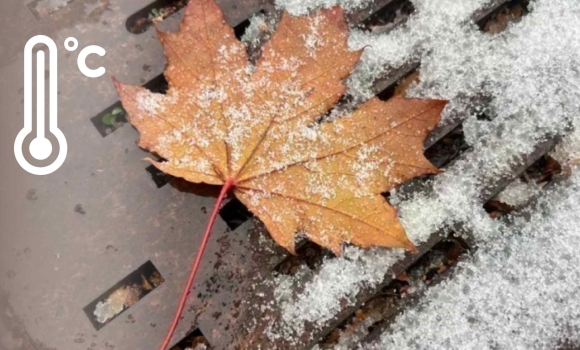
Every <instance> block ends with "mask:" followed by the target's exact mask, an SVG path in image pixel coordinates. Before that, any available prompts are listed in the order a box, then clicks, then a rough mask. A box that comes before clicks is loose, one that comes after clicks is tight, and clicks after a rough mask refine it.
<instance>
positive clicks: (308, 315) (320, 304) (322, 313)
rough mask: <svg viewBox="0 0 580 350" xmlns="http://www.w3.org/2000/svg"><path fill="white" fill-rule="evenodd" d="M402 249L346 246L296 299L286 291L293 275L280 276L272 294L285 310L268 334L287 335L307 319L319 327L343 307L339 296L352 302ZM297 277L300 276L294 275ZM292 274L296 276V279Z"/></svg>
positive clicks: (299, 327) (271, 336) (401, 253)
mask: <svg viewBox="0 0 580 350" xmlns="http://www.w3.org/2000/svg"><path fill="white" fill-rule="evenodd" d="M403 255H404V254H403V250H401V249H391V250H384V249H370V250H368V251H365V250H363V249H360V248H357V247H347V248H346V249H345V250H344V254H343V257H342V258H340V259H330V260H327V261H325V263H324V264H323V265H322V267H321V269H320V271H318V273H317V275H316V277H315V278H314V279H313V281H312V282H311V283H309V284H308V285H307V286H306V288H305V291H304V293H302V294H300V295H299V296H298V299H297V300H294V299H292V298H291V295H290V294H289V293H288V292H289V291H291V290H293V289H294V288H293V285H292V278H289V277H288V276H281V277H279V280H277V281H276V282H275V283H276V284H277V285H278V286H279V287H278V288H277V289H276V290H275V293H276V294H275V295H276V297H277V300H278V302H279V303H280V304H281V305H280V306H281V307H282V308H283V310H284V311H285V312H284V313H283V314H282V324H274V325H271V327H270V329H269V330H268V336H269V337H270V338H271V339H276V338H278V337H284V338H290V337H295V336H296V335H297V334H295V333H294V332H297V331H300V330H302V329H303V327H304V325H305V323H306V322H309V323H312V324H315V325H318V326H322V325H324V322H325V321H328V320H329V319H330V318H331V317H332V316H333V315H334V314H336V313H337V312H338V311H340V310H341V309H342V303H341V300H342V299H346V300H349V302H353V301H354V299H353V298H354V296H356V293H357V292H358V291H359V290H360V289H361V288H363V287H365V286H369V287H372V286H375V285H377V284H378V283H379V282H381V281H382V279H383V277H384V273H385V271H384V267H385V266H392V265H393V264H394V263H395V262H397V261H398V260H400V259H401V258H402V257H403ZM297 277H298V278H299V276H297ZM298 278H296V277H295V279H298Z"/></svg>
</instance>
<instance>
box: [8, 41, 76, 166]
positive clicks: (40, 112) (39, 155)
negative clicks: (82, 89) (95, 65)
mask: <svg viewBox="0 0 580 350" xmlns="http://www.w3.org/2000/svg"><path fill="white" fill-rule="evenodd" d="M37 44H45V45H46V46H47V47H48V53H49V59H50V61H49V64H50V65H49V69H50V76H49V121H48V129H49V131H50V133H51V134H53V135H54V136H55V137H56V140H57V141H58V145H59V153H58V156H57V157H56V159H55V161H54V162H53V163H52V164H50V165H47V166H44V167H37V166H34V165H32V164H30V163H29V162H28V161H27V160H26V158H24V154H23V152H22V146H23V143H24V139H25V138H26V136H28V134H30V133H31V132H32V49H33V48H34V46H36V45H37ZM57 63H58V61H57V48H56V44H55V43H54V41H53V40H52V39H51V38H49V37H47V36H44V35H37V36H35V37H33V38H31V39H30V40H28V42H27V43H26V46H25V48H24V128H23V129H22V130H20V132H19V133H18V136H16V140H15V141H14V155H15V156H16V160H17V161H18V164H20V166H21V167H22V168H23V169H24V170H26V171H27V172H29V173H31V174H33V175H48V174H51V173H53V172H55V171H56V170H57V169H58V168H60V167H61V165H62V164H63V163H64V160H65V159H66V155H67V150H68V148H67V143H66V138H65V137H64V134H63V133H62V131H60V129H59V128H58V125H57V118H58V95H57V93H58V90H57V89H58V80H57V76H58V75H57V73H58V71H57V70H58V64H57ZM44 71H45V53H44V51H42V50H40V51H38V52H37V53H36V137H35V138H34V140H32V142H31V143H30V146H29V150H30V154H31V155H32V156H33V157H34V158H36V159H37V160H44V159H46V158H48V157H49V156H50V154H51V153H52V144H51V143H50V140H49V139H47V138H46V137H45V133H44V131H45V130H44V129H45V128H44V119H45V118H44V117H45V115H44V111H45V107H46V105H45V91H44V86H45V82H44V79H45V78H44Z"/></svg>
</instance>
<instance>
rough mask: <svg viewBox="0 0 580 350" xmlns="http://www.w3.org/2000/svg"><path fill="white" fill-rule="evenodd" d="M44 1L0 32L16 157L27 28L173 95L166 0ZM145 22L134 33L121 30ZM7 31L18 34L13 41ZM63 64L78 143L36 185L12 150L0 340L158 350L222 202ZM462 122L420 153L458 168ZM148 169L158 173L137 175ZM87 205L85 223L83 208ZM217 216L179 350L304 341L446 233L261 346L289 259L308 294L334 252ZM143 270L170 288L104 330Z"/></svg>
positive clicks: (503, 181)
mask: <svg viewBox="0 0 580 350" xmlns="http://www.w3.org/2000/svg"><path fill="white" fill-rule="evenodd" d="M42 2H43V1H38V0H37V1H34V3H31V4H28V5H25V4H23V3H21V2H18V3H15V2H14V3H11V4H8V5H6V9H5V10H4V14H3V15H4V16H6V14H15V15H13V16H11V18H3V19H2V22H0V23H2V24H3V27H5V28H8V29H7V30H5V31H4V33H0V35H4V36H0V39H1V40H2V43H3V45H2V50H0V65H1V66H2V68H1V69H2V71H1V74H0V76H2V77H3V78H2V79H1V80H0V84H1V86H2V92H3V93H2V94H1V95H0V105H2V106H3V110H4V112H5V114H7V115H14V116H19V117H18V118H13V119H10V120H8V121H6V122H5V123H6V124H5V125H4V127H3V128H2V131H0V132H1V133H2V138H1V139H2V145H1V146H2V147H4V149H11V147H12V145H11V144H10V143H11V141H12V140H13V135H16V133H17V132H18V130H19V129H20V128H21V118H20V117H21V115H22V102H21V95H22V92H21V88H22V86H21V85H20V84H21V81H22V78H21V76H20V75H21V72H22V71H23V67H22V57H21V48H23V47H24V44H25V42H26V40H27V39H28V38H30V37H31V36H33V35H34V34H38V33H43V34H46V35H49V36H51V37H52V38H53V39H55V41H56V42H57V43H59V44H60V43H62V42H64V39H65V38H66V37H68V36H71V35H73V34H74V35H75V36H76V37H77V39H78V40H79V42H80V44H81V47H84V46H87V45H90V44H97V45H101V46H103V47H105V48H106V49H107V51H108V54H107V57H106V58H105V59H106V60H107V61H106V66H107V68H108V70H109V72H110V73H111V74H114V75H115V76H116V77H117V78H119V79H120V80H123V81H124V82H128V83H133V84H144V85H146V86H147V87H149V88H151V89H161V90H162V89H163V86H164V83H163V80H164V79H163V78H162V71H163V69H164V65H165V59H164V57H163V53H162V48H161V46H160V44H159V43H158V41H157V39H156V37H155V34H154V31H153V29H152V28H151V27H150V26H148V22H147V20H144V19H143V18H148V14H149V13H150V12H151V10H152V9H155V8H157V7H158V6H161V5H163V4H168V3H170V2H169V1H161V0H160V1H156V2H149V1H140V0H74V1H69V2H67V3H66V4H65V5H64V6H62V7H60V8H54V9H51V10H50V11H45V12H40V11H37V9H38V8H39V7H38V6H39V4H40V3H42ZM217 2H218V3H219V4H220V6H221V7H222V9H223V10H224V12H225V14H226V17H227V20H228V22H229V23H230V24H231V25H233V26H238V27H237V28H238V30H237V32H238V33H241V32H242V30H243V28H244V27H245V26H246V25H247V20H248V18H249V17H250V16H251V15H253V14H255V13H258V12H260V11H262V12H263V13H266V14H272V13H273V6H272V4H271V3H269V2H267V1H265V0H243V1H234V0H222V1H217ZM508 2H509V1H507V0H495V1H492V2H491V3H490V5H489V6H488V7H486V8H485V9H482V10H480V11H478V12H477V13H476V14H474V16H473V20H474V21H475V22H476V23H478V24H479V26H480V27H481V28H483V29H485V27H486V23H487V22H488V21H489V20H490V19H493V18H494V16H496V15H497V13H499V11H501V9H503V8H505V5H506V4H508ZM175 3H181V2H179V1H177V2H175ZM509 3H512V2H509ZM510 6H511V5H510ZM32 9H34V11H32V12H31V10H32ZM410 12H412V8H410V7H409V2H405V1H401V0H376V1H373V2H370V3H369V4H368V5H367V7H366V8H364V9H361V10H358V11H356V12H353V13H350V14H349V16H348V18H349V21H350V23H351V24H352V25H359V26H361V27H362V28H366V29H369V30H374V29H376V28H377V27H380V28H379V29H378V30H390V28H392V27H394V26H396V25H400V24H401V23H403V22H404V20H405V16H406V15H407V14H408V13H410ZM181 15H182V11H176V12H175V13H173V14H171V15H170V16H168V17H167V18H166V19H165V20H164V21H162V22H161V23H159V26H160V29H162V30H176V28H177V25H178V23H179V20H180V17H181ZM139 23H140V24H141V26H140V27H139V28H137V29H135V30H132V31H133V32H134V33H132V32H130V31H129V30H128V28H135V26H136V25H137V24H139ZM6 31H9V32H14V33H17V34H16V35H14V36H13V37H10V38H8V37H6V36H5V33H6ZM135 33H138V34H135ZM4 42H6V45H4ZM60 48H61V47H60ZM59 60H60V65H61V76H62V77H66V79H61V81H60V84H61V85H60V96H61V106H60V115H61V116H62V117H61V119H60V123H62V126H61V127H62V129H63V130H64V132H65V134H66V135H67V138H68V141H69V147H70V149H71V152H70V155H69V159H68V161H67V163H65V165H64V166H63V168H62V169H61V170H60V171H59V172H58V173H57V174H56V175H55V176H51V177H44V178H38V177H34V176H29V175H27V174H23V172H22V171H21V170H20V168H19V167H18V166H17V164H16V162H15V161H14V159H13V158H12V157H11V155H10V154H8V155H6V154H2V156H1V157H2V161H3V164H5V165H4V167H3V173H2V178H3V180H4V181H3V182H2V183H1V184H0V187H1V188H0V190H1V191H2V193H3V195H2V196H1V199H0V200H1V201H2V202H1V203H0V205H1V206H2V208H7V209H6V210H5V211H4V212H3V213H2V215H3V217H2V232H1V233H0V234H1V235H2V242H3V243H2V244H0V286H1V287H0V307H2V309H3V310H9V311H6V312H4V314H8V315H9V317H0V331H3V332H6V333H7V334H9V337H8V338H2V337H0V345H3V346H4V347H7V348H9V349H12V348H14V347H12V348H10V347H9V346H13V343H10V345H8V344H3V343H2V342H5V340H4V339H9V341H12V340H13V339H20V338H21V339H23V340H22V342H21V343H19V344H21V345H19V346H20V347H16V348H15V349H29V348H32V349H38V350H46V349H71V350H76V349H79V350H80V349H83V350H85V349H87V348H88V349H91V350H97V349H153V348H155V347H156V346H157V345H158V342H159V339H161V338H162V337H163V334H164V332H165V330H166V325H167V324H169V322H170V319H171V317H172V316H173V312H174V310H175V305H176V303H177V300H178V296H179V295H178V294H179V292H180V291H181V288H182V283H183V281H184V280H185V278H186V275H187V272H188V271H187V269H188V267H189V265H190V262H191V261H192V259H193V254H195V251H196V247H197V244H198V242H199V241H200V238H201V237H200V234H201V233H202V232H203V228H204V227H205V224H206V221H207V218H208V213H207V209H206V208H210V207H211V206H212V205H213V202H214V199H213V198H212V197H211V196H209V197H208V196H207V193H204V194H200V192H199V191H198V190H197V189H194V188H193V187H188V188H187V189H184V187H183V186H180V185H179V183H177V182H176V181H175V179H171V178H169V177H166V176H165V175H163V174H159V173H157V172H155V171H153V170H154V169H152V168H151V167H148V165H147V163H144V162H142V161H141V159H142V158H144V157H145V156H147V155H146V154H145V152H143V151H141V150H139V149H138V147H137V146H136V145H135V143H134V141H135V140H136V139H137V133H136V131H135V130H133V129H132V128H130V127H127V126H124V127H123V124H125V123H126V119H125V116H124V111H119V107H120V105H119V103H118V98H117V95H116V93H115V91H114V89H113V87H112V84H111V82H110V80H109V79H108V78H107V77H103V78H101V79H98V80H91V81H89V80H88V79H86V78H84V77H83V76H82V75H81V74H80V73H79V72H78V71H77V69H76V63H75V62H76V56H75V54H74V53H73V54H69V53H68V52H66V51H64V50H60V52H59ZM419 65H420V62H416V61H410V62H405V63H404V64H403V65H401V66H400V67H394V68H393V69H390V70H389V71H388V72H386V74H384V75H383V76H382V77H381V79H379V80H377V81H376V82H375V84H374V92H376V94H383V95H389V94H390V93H392V91H393V90H394V87H395V86H396V85H397V84H398V82H399V81H401V80H402V79H403V78H405V77H407V76H409V75H410V74H411V73H412V72H413V71H414V70H415V69H416V68H417V67H419ZM476 102H477V103H474V104H475V105H480V106H485V104H486V99H485V98H484V97H481V99H480V101H476ZM462 119H464V118H461V116H459V117H458V118H455V120H457V121H456V122H455V123H450V124H447V125H444V126H441V127H439V128H438V129H436V130H435V131H434V132H433V134H432V136H431V137H430V138H429V139H428V140H427V142H426V144H425V147H426V149H427V154H428V155H429V157H430V158H431V159H432V160H433V161H434V162H435V163H437V165H438V166H446V165H447V164H449V163H453V162H455V161H457V160H460V159H463V158H465V157H467V156H468V155H469V152H471V150H469V149H468V147H466V145H465V142H464V140H463V137H462V132H461V120H462ZM105 136H106V137H105ZM556 142H557V137H553V138H551V139H547V140H545V141H544V142H542V143H539V144H538V145H536V147H535V149H534V150H533V151H532V152H529V153H528V154H526V155H524V156H523V158H522V161H521V163H520V164H519V165H517V166H514V167H513V168H512V169H510V172H509V176H504V177H500V178H493V179H491V178H490V179H485V180H486V186H485V188H484V190H483V191H482V193H481V197H482V198H483V199H484V202H486V201H487V200H489V199H491V198H492V197H493V196H494V195H495V194H497V193H498V192H499V191H501V189H502V188H504V187H505V186H506V185H507V184H508V183H509V182H511V181H512V180H513V179H515V178H517V177H518V176H519V174H521V173H522V172H523V171H524V170H525V169H526V168H527V167H528V166H530V165H531V164H532V163H534V162H535V161H536V160H537V159H539V158H540V157H541V156H542V155H544V154H545V153H546V152H547V151H548V150H550V149H551V148H552V147H553V146H554V144H555V143H556ZM146 168H147V169H148V170H147V172H149V173H150V175H151V176H148V174H147V172H145V171H144V169H146ZM151 178H153V180H151ZM168 184H170V185H168ZM429 190H430V189H429V187H428V185H426V184H425V182H424V181H423V180H422V179H417V180H415V181H412V182H411V183H409V184H407V185H405V186H404V187H403V188H402V189H401V191H408V192H409V193H414V192H416V191H429ZM78 204H81V205H82V208H83V211H84V215H80V214H79V212H78V210H76V211H75V207H76V206H77V205H78ZM3 210H4V209H3ZM221 218H222V219H221V220H218V222H217V223H216V226H215V228H214V231H215V232H214V236H213V239H212V243H210V247H209V248H208V251H207V253H206V258H205V262H204V264H203V266H202V271H201V272H200V273H199V276H198V279H197V283H196V285H195V291H196V293H195V294H196V295H195V298H193V297H192V298H191V300H190V304H189V306H188V308H187V311H186V312H185V314H184V317H183V320H182V322H181V324H180V327H179V329H178V332H177V333H176V337H175V339H174V342H175V343H177V342H178V341H179V340H180V339H182V338H184V337H185V336H186V335H188V334H189V335H190V340H187V341H185V342H184V344H188V345H191V344H192V342H193V340H192V339H191V337H194V338H195V337H203V338H205V339H206V340H207V342H208V343H209V344H210V346H211V347H212V348H214V349H225V348H229V347H232V346H237V345H241V344H243V345H244V347H246V348H253V349H257V348H264V349H272V348H279V349H307V348H311V347H312V346H314V345H315V344H317V343H319V342H320V341H321V340H323V339H324V338H325V337H327V336H328V335H329V334H330V333H331V332H332V331H333V330H335V329H337V328H338V327H340V326H341V324H343V323H344V322H345V321H347V320H348V319H349V318H351V317H352V315H353V314H354V313H355V312H356V310H358V309H360V308H361V306H363V305H364V304H365V303H366V302H367V301H368V300H370V299H371V298H373V297H374V296H376V295H377V294H378V293H380V292H381V290H383V289H384V288H385V287H387V286H389V285H390V284H391V283H393V280H394V276H398V275H401V274H402V273H404V272H405V271H407V270H408V269H409V267H411V266H412V265H413V264H415V263H416V262H417V261H418V260H419V259H420V258H421V256H423V255H424V254H426V253H427V252H429V251H431V250H432V248H433V247H435V246H437V245H438V244H442V243H441V242H442V241H443V240H444V239H446V238H447V237H448V234H447V232H433V233H432V234H431V237H430V239H429V240H428V241H427V242H426V243H425V244H423V245H421V246H420V247H419V250H420V254H419V255H411V254H407V255H406V256H405V257H404V258H403V259H402V260H401V261H399V262H398V263H397V264H396V265H395V266H394V267H393V268H392V270H390V271H389V272H388V273H386V274H385V275H384V277H383V279H382V281H381V282H380V283H378V284H377V285H375V286H373V287H372V288H370V287H369V288H362V289H361V290H360V291H359V292H358V293H357V295H356V296H355V298H354V302H350V303H347V302H344V303H343V305H344V307H342V308H341V310H340V311H339V312H337V313H336V314H335V315H334V317H332V318H331V319H329V320H327V321H325V322H322V323H321V324H308V325H307V326H306V327H305V329H304V331H303V332H302V333H301V334H297V335H295V336H294V337H292V338H291V339H276V340H274V341H273V340H271V339H268V338H267V337H266V329H267V327H268V324H270V323H271V322H272V320H276V319H279V318H280V317H281V310H280V309H277V305H276V304H275V303H273V296H272V295H273V292H274V289H273V284H274V282H273V279H274V274H277V273H287V274H291V273H292V271H295V270H296V266H298V265H308V266H309V267H310V268H311V271H312V272H311V273H310V274H306V275H304V276H303V277H302V278H301V279H300V280H299V282H297V284H296V285H295V286H293V287H294V288H295V289H296V290H300V289H301V288H304V286H305V285H306V284H307V283H309V281H311V280H312V279H313V278H315V276H316V274H317V273H318V272H319V271H320V268H321V266H322V265H323V264H324V260H323V259H322V258H321V257H323V256H327V252H325V251H323V250H322V249H319V248H318V247H311V246H309V245H303V248H301V249H299V252H300V253H301V255H300V254H299V256H298V257H297V258H296V257H292V258H289V257H288V254H287V253H286V252H285V251H283V250H282V249H281V248H279V247H277V246H276V245H275V244H274V242H273V241H272V240H271V239H270V238H269V236H268V233H267V232H266V231H265V229H264V228H263V226H262V225H261V224H260V223H259V222H257V220H255V219H251V215H249V214H248V213H247V212H246V211H244V208H243V206H241V205H240V204H239V203H238V202H236V201H232V202H230V203H229V204H227V205H226V206H225V207H224V209H223V210H222V213H221ZM147 261H151V263H152V265H154V268H157V269H158V270H159V271H158V272H159V274H160V275H162V276H163V279H164V280H165V281H164V283H163V284H159V285H157V286H156V288H153V289H152V290H150V291H148V292H147V295H143V297H142V298H139V300H138V301H135V302H134V303H133V304H131V307H130V309H129V310H127V311H126V312H124V313H119V314H118V315H115V318H114V319H111V320H109V321H108V323H107V325H106V327H97V328H99V330H98V331H97V330H95V328H94V327H93V325H94V323H92V322H91V320H89V319H88V318H87V315H85V313H84V312H83V308H85V306H87V307H88V306H94V305H93V304H95V303H97V302H99V301H101V299H99V296H101V295H103V296H104V294H103V293H105V294H107V293H106V292H107V291H109V292H114V291H113V290H112V289H111V288H112V287H111V286H115V285H116V283H117V282H119V281H121V280H122V279H123V278H125V277H126V276H128V275H130V274H131V273H132V272H133V271H135V270H136V269H137V268H139V266H141V265H143V264H144V263H145V262H147ZM256 288H257V289H256ZM115 289H116V288H115ZM258 292H259V293H260V294H257V293H258ZM107 295H110V293H108V294H107ZM259 295H263V296H262V297H258V296H259ZM95 298H96V299H95ZM272 305H273V306H272ZM262 306H268V311H267V312H265V313H264V312H263V311H262V310H263V308H262ZM380 329H382V328H380ZM375 333H376V332H375ZM375 333H373V334H375ZM369 339H372V334H371V336H369ZM17 345H18V344H17Z"/></svg>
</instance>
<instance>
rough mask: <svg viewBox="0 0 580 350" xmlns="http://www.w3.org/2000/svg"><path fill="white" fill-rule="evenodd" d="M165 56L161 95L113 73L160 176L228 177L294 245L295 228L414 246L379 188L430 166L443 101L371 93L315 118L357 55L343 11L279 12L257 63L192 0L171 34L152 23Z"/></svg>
mask: <svg viewBox="0 0 580 350" xmlns="http://www.w3.org/2000/svg"><path fill="white" fill-rule="evenodd" d="M158 34H159V37H160V40H161V42H162V43H163V46H164V48H165V53H166V56H167V59H168V62H169V65H168V67H167V69H166V71H165V76H166V78H167V80H168V82H169V90H168V92H167V94H166V95H162V94H156V93H152V92H150V91H148V90H147V89H145V88H142V87H137V86H129V85H124V84H121V83H118V82H117V84H116V85H117V89H118V91H119V94H120V96H121V99H122V101H123V106H124V107H125V110H126V111H127V112H128V114H129V116H130V122H131V123H132V124H133V125H134V126H135V127H136V128H137V129H138V130H139V132H140V134H141V138H140V140H139V145H140V146H141V147H143V148H144V149H147V150H149V151H151V152H154V153H156V154H158V155H160V156H161V157H163V158H165V159H167V162H155V161H151V162H152V163H153V164H154V165H155V166H156V167H158V168H159V169H160V170H162V171H163V172H165V173H168V174H171V175H174V176H177V177H182V178H184V179H186V180H188V181H191V182H195V183H200V182H204V183H208V184H219V185H223V184H226V183H227V182H228V181H229V182H230V183H231V186H232V187H233V189H234V194H235V195H236V196H237V197H238V198H239V199H240V201H242V202H243V203H244V204H245V205H246V206H247V207H248V208H249V209H250V210H251V211H252V212H253V213H254V214H256V215H257V216H258V217H259V218H260V219H261V220H262V221H263V222H264V223H265V224H266V226H267V228H268V230H269V232H270V233H271V235H272V237H273V238H274V239H275V240H276V241H277V242H278V243H279V244H280V245H282V246H284V247H285V248H286V249H288V250H289V251H291V252H294V240H295V234H296V233H297V232H300V233H301V234H303V235H305V236H306V237H307V238H309V239H310V240H312V241H314V242H316V243H318V244H320V245H321V246H324V247H327V248H329V249H331V250H332V251H334V252H335V253H337V254H340V251H341V245H342V243H344V242H349V243H352V244H355V245H358V246H361V247H371V246H386V247H404V248H407V249H413V244H412V243H411V242H410V241H409V240H408V239H407V238H406V236H405V233H404V230H403V228H402V226H401V225H400V223H399V222H398V220H397V216H396V212H395V210H394V209H393V208H392V207H391V206H389V205H388V204H387V202H386V201H385V199H384V198H383V197H382V196H381V193H383V192H385V191H389V190H391V189H393V188H394V187H395V186H397V185H399V184H401V183H403V182H405V181H407V180H409V179H410V178H412V177H416V176H419V175H423V174H434V173H437V172H438V170H437V169H436V168H435V167H434V166H433V165H432V164H431V163H429V161H428V160H427V159H425V158H424V157H423V141H424V139H425V137H426V136H427V134H428V133H429V131H430V130H432V129H433V128H434V127H435V126H436V125H437V123H438V122H439V115H440V112H441V110H442V109H443V107H444V106H445V104H446V102H445V101H438V100H417V99H404V98H402V97H395V98H393V99H391V100H390V101H387V102H383V101H380V100H379V99H377V98H373V99H371V100H369V101H368V102H366V103H364V104H363V105H361V106H360V107H359V109H358V110H356V111H355V112H353V113H352V114H351V115H349V116H346V117H343V118H339V119H337V120H334V121H333V122H329V123H318V122H317V120H318V119H319V118H320V117H321V116H322V115H323V114H324V113H326V112H327V111H328V110H329V109H330V108H331V107H332V106H333V105H334V104H335V103H336V102H337V101H338V99H339V98H340V96H341V95H343V94H344V92H345V87H344V85H343V84H342V80H343V79H344V78H345V77H347V76H348V74H349V73H350V71H351V70H352V68H353V67H354V65H355V64H356V63H357V61H358V60H359V57H360V55H361V52H360V51H356V52H351V51H349V50H348V48H347V39H348V37H347V34H348V30H347V26H346V23H345V21H344V17H343V11H342V10H341V9H340V8H338V7H335V8H333V9H330V10H322V11H320V12H318V13H317V14H314V15H311V16H308V17H292V16H290V15H288V14H286V13H285V14H284V15H283V16H282V19H281V22H280V24H279V26H278V29H277V31H276V33H275V34H274V35H273V36H272V38H271V39H270V41H269V42H268V43H267V44H266V45H265V47H264V49H263V54H262V57H261V58H260V59H259V61H258V62H257V65H256V67H255V68H254V69H252V68H251V67H249V66H248V62H247V54H246V50H245V47H244V45H243V44H242V43H240V42H239V41H238V40H237V39H236V37H235V36H234V32H233V29H232V28H230V27H229V26H228V25H227V24H226V22H225V21H224V17H223V14H222V12H221V10H220V9H219V7H218V6H217V5H216V4H215V3H214V2H213V1H212V0H197V1H191V2H190V4H189V6H188V7H187V9H186V14H185V17H184V19H183V22H182V24H181V28H180V31H179V33H161V32H158Z"/></svg>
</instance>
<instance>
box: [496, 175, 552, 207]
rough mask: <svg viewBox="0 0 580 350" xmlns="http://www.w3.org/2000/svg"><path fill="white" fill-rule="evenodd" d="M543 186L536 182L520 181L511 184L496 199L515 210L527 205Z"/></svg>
mask: <svg viewBox="0 0 580 350" xmlns="http://www.w3.org/2000/svg"><path fill="white" fill-rule="evenodd" d="M541 189H542V188H541V186H540V185H538V184H537V183H535V182H534V181H530V182H525V181H522V180H520V179H517V180H516V181H514V182H512V183H511V184H509V185H508V186H507V187H506V188H504V190H503V191H501V193H499V194H498V195H497V196H496V198H495V199H497V200H498V201H500V202H502V203H505V204H507V205H509V206H511V207H513V208H517V207H519V206H521V205H524V204H526V203H527V202H528V201H529V200H530V199H531V198H534V197H535V196H536V195H537V194H538V193H539V192H540V190H541Z"/></svg>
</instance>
